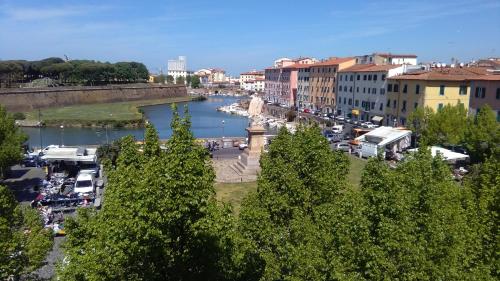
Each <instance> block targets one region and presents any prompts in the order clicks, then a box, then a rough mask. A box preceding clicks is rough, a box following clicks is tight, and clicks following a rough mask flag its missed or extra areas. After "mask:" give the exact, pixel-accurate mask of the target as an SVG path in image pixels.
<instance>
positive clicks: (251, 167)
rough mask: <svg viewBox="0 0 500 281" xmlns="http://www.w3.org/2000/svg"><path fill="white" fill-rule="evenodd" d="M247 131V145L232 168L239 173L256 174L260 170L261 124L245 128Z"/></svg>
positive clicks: (262, 129) (263, 131)
mask: <svg viewBox="0 0 500 281" xmlns="http://www.w3.org/2000/svg"><path fill="white" fill-rule="evenodd" d="M246 130H247V132H248V147H247V148H245V150H244V151H243V153H242V154H241V157H240V159H239V160H238V162H237V163H236V164H234V165H233V169H234V170H235V171H236V172H237V173H238V174H239V175H257V173H258V172H260V163H259V160H260V155H261V153H262V149H263V148H264V144H265V140H264V133H265V132H266V130H265V129H264V128H263V127H262V126H252V127H250V128H247V129H246Z"/></svg>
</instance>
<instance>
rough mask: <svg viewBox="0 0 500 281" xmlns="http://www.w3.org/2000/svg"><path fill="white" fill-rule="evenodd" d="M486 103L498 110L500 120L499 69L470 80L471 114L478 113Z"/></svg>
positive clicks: (497, 114)
mask: <svg viewBox="0 0 500 281" xmlns="http://www.w3.org/2000/svg"><path fill="white" fill-rule="evenodd" d="M485 104H488V105H489V106H490V107H491V109H493V111H495V112H496V116H497V121H499V122H500V72H499V71H491V74H487V75H481V76H478V77H474V78H471V80H470V101H469V112H470V114H472V115H475V114H477V112H478V111H479V110H481V107H483V106H484V105H485Z"/></svg>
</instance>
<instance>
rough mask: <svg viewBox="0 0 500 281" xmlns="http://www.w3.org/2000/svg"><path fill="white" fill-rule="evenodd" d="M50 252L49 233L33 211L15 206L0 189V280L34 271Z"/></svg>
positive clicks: (8, 196) (15, 203) (11, 196)
mask: <svg viewBox="0 0 500 281" xmlns="http://www.w3.org/2000/svg"><path fill="white" fill-rule="evenodd" d="M51 248H52V233H51V232H50V231H49V230H47V229H45V228H44V227H43V223H42V221H41V218H40V215H39V214H38V213H37V211H36V210H34V209H31V208H30V207H28V206H20V205H18V204H17V202H16V200H15V198H14V196H13V195H12V193H11V192H10V190H9V189H7V188H6V187H4V186H0V278H1V279H2V280H6V279H7V278H8V277H9V276H13V277H14V278H19V277H20V276H21V275H22V274H26V273H30V272H32V271H34V270H35V269H37V268H39V267H40V266H42V265H43V261H44V260H45V256H46V255H47V252H48V251H49V250H50V249H51Z"/></svg>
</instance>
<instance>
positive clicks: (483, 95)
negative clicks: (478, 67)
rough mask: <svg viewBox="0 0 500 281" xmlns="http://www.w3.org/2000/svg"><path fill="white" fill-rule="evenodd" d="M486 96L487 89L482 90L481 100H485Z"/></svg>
mask: <svg viewBox="0 0 500 281" xmlns="http://www.w3.org/2000/svg"><path fill="white" fill-rule="evenodd" d="M485 96H486V88H484V87H483V88H482V91H481V98H482V99H484V97H485Z"/></svg>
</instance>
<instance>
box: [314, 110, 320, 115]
mask: <svg viewBox="0 0 500 281" xmlns="http://www.w3.org/2000/svg"><path fill="white" fill-rule="evenodd" d="M320 113H321V110H319V109H316V110H315V111H314V112H313V114H314V115H316V116H319V114H320Z"/></svg>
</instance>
